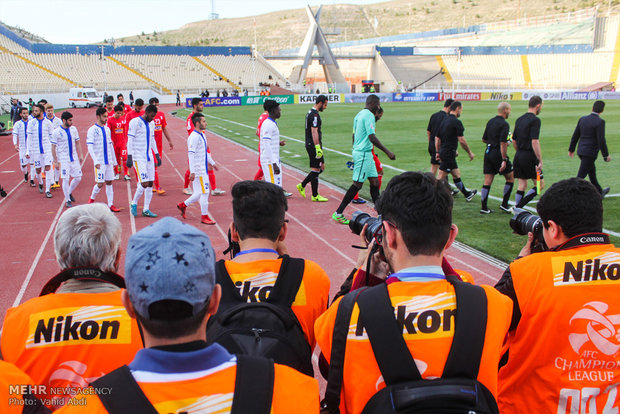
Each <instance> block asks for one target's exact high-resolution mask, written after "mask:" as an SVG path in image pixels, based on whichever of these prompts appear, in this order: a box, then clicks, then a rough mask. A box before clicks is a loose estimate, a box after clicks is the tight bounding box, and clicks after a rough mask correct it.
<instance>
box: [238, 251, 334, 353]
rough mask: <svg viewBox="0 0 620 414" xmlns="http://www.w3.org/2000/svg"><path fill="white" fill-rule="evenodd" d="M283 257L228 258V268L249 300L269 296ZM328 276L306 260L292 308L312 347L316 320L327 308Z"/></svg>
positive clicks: (258, 299) (258, 300) (257, 300)
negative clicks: (248, 260)
mask: <svg viewBox="0 0 620 414" xmlns="http://www.w3.org/2000/svg"><path fill="white" fill-rule="evenodd" d="M281 265H282V259H274V260H257V261H254V262H248V263H237V262H233V261H230V260H227V261H226V270H227V271H228V274H229V275H230V278H231V280H232V281H233V284H234V285H235V286H236V287H237V289H238V290H239V294H240V295H241V297H242V298H243V299H245V300H247V301H248V302H260V301H261V300H264V299H266V298H267V296H268V294H269V292H270V291H271V290H272V289H273V286H274V284H275V282H276V278H277V276H278V272H279V271H280V266H281ZM328 296H329V278H328V277H327V274H326V273H325V271H324V270H323V269H321V267H320V266H319V265H318V264H316V263H314V262H313V261H310V260H306V261H305V266H304V274H303V279H302V281H301V286H300V287H299V290H298V291H297V296H296V297H295V301H294V302H293V305H292V306H291V309H292V310H293V312H294V313H295V316H297V319H298V320H299V323H300V324H301V328H302V329H303V331H304V334H305V336H306V339H307V340H308V343H309V344H310V347H311V348H313V349H314V345H315V339H314V322H315V321H316V319H317V318H318V317H319V316H320V315H321V314H322V313H323V312H325V309H327V299H328Z"/></svg>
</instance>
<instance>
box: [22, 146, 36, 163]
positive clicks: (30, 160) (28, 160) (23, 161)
mask: <svg viewBox="0 0 620 414" xmlns="http://www.w3.org/2000/svg"><path fill="white" fill-rule="evenodd" d="M33 163H34V162H33V160H32V157H31V158H26V150H25V149H21V148H20V149H19V165H28V164H33Z"/></svg>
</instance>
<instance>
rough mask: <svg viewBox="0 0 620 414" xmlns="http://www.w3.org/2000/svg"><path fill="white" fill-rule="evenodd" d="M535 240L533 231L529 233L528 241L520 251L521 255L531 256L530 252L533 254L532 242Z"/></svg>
mask: <svg viewBox="0 0 620 414" xmlns="http://www.w3.org/2000/svg"><path fill="white" fill-rule="evenodd" d="M533 241H534V233H532V232H529V233H527V243H525V246H523V248H522V249H521V251H520V252H519V257H525V256H529V255H530V254H532V242H533Z"/></svg>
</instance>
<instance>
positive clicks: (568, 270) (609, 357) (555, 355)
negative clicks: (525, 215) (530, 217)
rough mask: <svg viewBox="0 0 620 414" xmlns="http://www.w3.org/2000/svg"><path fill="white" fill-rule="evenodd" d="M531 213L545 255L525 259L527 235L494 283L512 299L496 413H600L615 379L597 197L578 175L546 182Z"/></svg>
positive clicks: (608, 268)
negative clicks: (536, 221) (535, 218)
mask: <svg viewBox="0 0 620 414" xmlns="http://www.w3.org/2000/svg"><path fill="white" fill-rule="evenodd" d="M537 210H538V214H539V215H540V219H541V220H542V235H543V237H544V241H545V243H546V245H547V246H548V248H549V251H545V252H540V253H534V254H530V245H531V244H532V241H533V239H534V235H533V234H532V233H529V235H528V242H527V243H526V245H525V247H524V248H523V250H521V253H520V256H526V257H520V258H518V259H517V260H515V261H514V262H512V263H511V264H510V266H509V268H508V269H507V270H506V272H505V273H504V275H503V277H502V279H501V280H500V281H499V282H498V284H497V285H496V288H497V289H498V290H499V291H500V292H502V293H504V294H505V295H507V296H509V297H510V298H511V299H512V300H513V318H512V324H511V326H510V331H511V335H510V337H509V342H508V346H509V348H508V351H509V355H508V361H507V363H506V365H505V366H503V367H502V368H501V369H500V371H499V384H498V385H499V398H498V403H499V407H500V411H501V412H502V413H524V412H558V413H564V412H567V411H568V412H574V413H577V412H581V413H583V412H585V411H586V410H585V408H584V407H588V410H587V411H588V412H608V411H607V410H608V409H611V407H612V406H613V405H615V402H614V399H615V395H616V388H615V386H617V378H618V377H620V365H619V364H618V355H619V354H618V351H619V350H620V336H619V335H618V327H619V326H620V318H619V316H618V315H619V314H620V305H619V304H618V297H619V294H620V283H619V282H618V280H619V279H620V249H618V248H616V247H614V246H613V245H612V244H610V242H609V237H608V236H607V235H606V234H603V233H601V231H602V228H603V205H602V198H601V195H600V193H599V192H598V191H597V189H596V188H595V187H594V186H593V185H592V184H590V183H589V182H587V181H585V180H583V179H581V178H570V179H568V180H563V181H559V182H557V183H555V184H553V185H552V186H551V187H550V188H549V189H548V190H547V191H546V192H545V194H544V195H543V196H542V197H541V198H540V201H539V202H538V205H537ZM586 213H587V214H586ZM596 367H600V368H596ZM586 369H588V370H587V371H586ZM590 369H594V370H593V371H591V370H590ZM614 383H616V384H615V385H612V384H614ZM595 407H599V409H598V410H597V409H596V408H595ZM602 407H605V408H604V409H603V411H600V410H601V409H602ZM610 412H611V411H610Z"/></svg>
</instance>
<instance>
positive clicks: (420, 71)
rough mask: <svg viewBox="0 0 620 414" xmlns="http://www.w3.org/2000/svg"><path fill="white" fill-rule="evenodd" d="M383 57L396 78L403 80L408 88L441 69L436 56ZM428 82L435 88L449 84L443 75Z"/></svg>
mask: <svg viewBox="0 0 620 414" xmlns="http://www.w3.org/2000/svg"><path fill="white" fill-rule="evenodd" d="M382 58H383V61H384V62H385V64H386V65H387V67H388V69H389V70H390V71H391V72H392V75H394V78H395V79H396V80H397V81H400V82H402V84H403V85H404V86H405V87H406V88H412V87H414V86H417V85H420V84H421V83H422V82H424V81H425V80H427V79H429V78H430V77H432V76H433V75H436V74H437V72H439V71H440V70H441V67H440V66H439V63H437V59H436V58H435V56H382ZM428 83H429V84H430V85H433V87H435V88H439V87H447V85H448V82H447V81H446V79H445V77H444V76H443V75H438V76H436V77H434V78H433V79H432V80H430V81H429V82H428ZM421 87H428V85H421Z"/></svg>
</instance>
